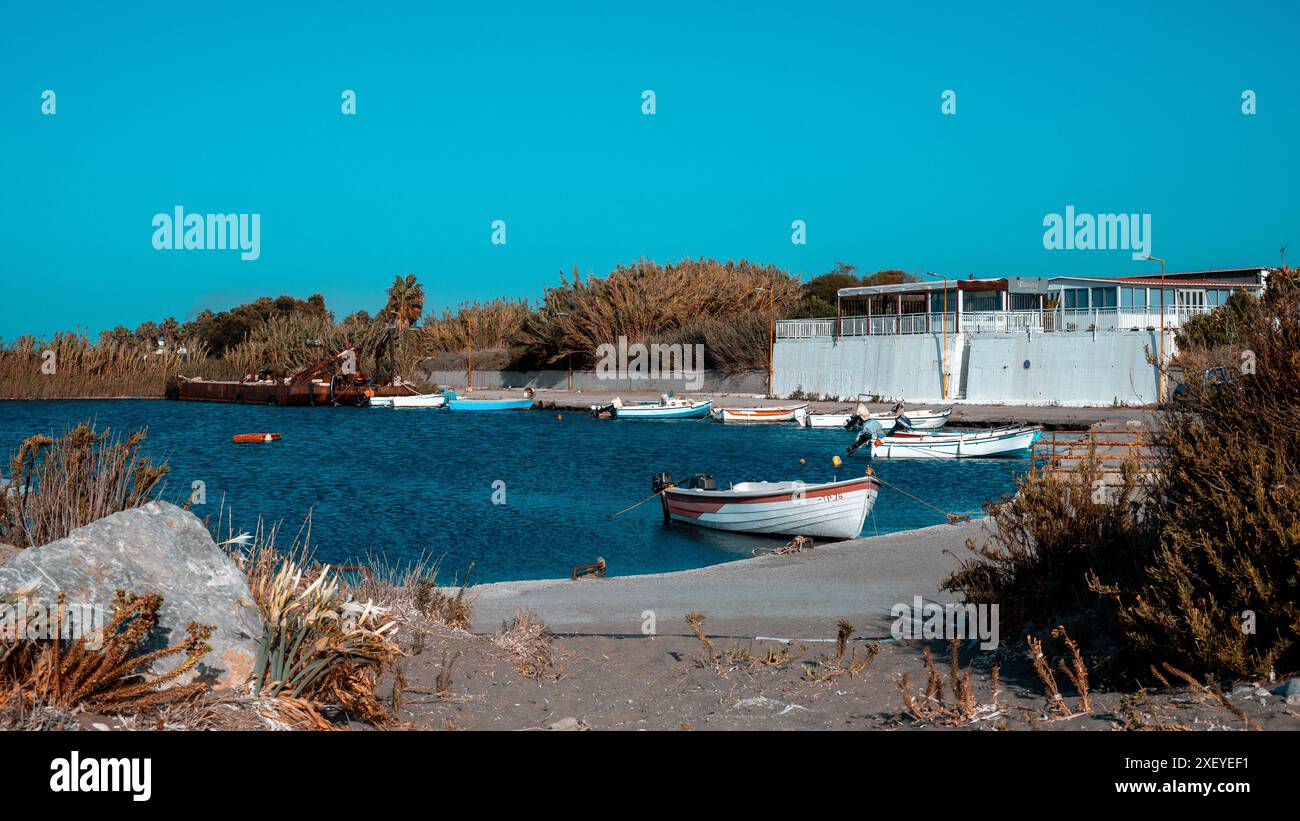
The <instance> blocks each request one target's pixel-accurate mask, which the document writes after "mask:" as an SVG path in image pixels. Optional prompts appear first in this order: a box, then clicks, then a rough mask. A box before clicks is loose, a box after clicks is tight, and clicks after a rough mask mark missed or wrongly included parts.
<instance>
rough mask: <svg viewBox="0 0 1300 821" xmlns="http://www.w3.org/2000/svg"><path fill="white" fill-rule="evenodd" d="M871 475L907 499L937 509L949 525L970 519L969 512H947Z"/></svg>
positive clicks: (873, 474)
mask: <svg viewBox="0 0 1300 821" xmlns="http://www.w3.org/2000/svg"><path fill="white" fill-rule="evenodd" d="M871 475H872V477H873V478H875V480H876V481H877V482H879V483H880V484H882V485H887V486H888V487H890V488H892V489H893V490H895V491H897V492H898V493H901V494H903V495H904V496H906V497H907V498H909V499H913V500H915V501H917V502H920V503H921V504H923V505H925V506H926V507H929V508H933V509H935V510H937V511H939V512H940V513H942V514H943V515H944V516H947V517H948V524H950V525H955V524H957V523H958V522H965V521H968V520H969V519H970V514H969V513H949V512H948V511H946V510H944V509H943V508H941V507H939V506H938V505H933V504H930V503H929V502H927V501H926V500H924V499H922V498H921V497H919V496H913V495H912V494H910V493H908V492H907V491H906V490H903V489H902V488H900V487H899V486H898V485H895V484H893V483H892V482H886V481H885V480H884V479H882V478H880V476H878V475H876V474H875V473H874V472H873V473H872V474H871Z"/></svg>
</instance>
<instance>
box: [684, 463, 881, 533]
mask: <svg viewBox="0 0 1300 821" xmlns="http://www.w3.org/2000/svg"><path fill="white" fill-rule="evenodd" d="M790 484H791V483H779V484H776V485H772V486H771V489H758V490H754V491H745V492H738V491H734V490H694V489H690V488H669V489H667V490H665V491H663V493H662V494H661V496H660V499H661V500H662V502H663V507H664V513H665V516H666V517H667V518H668V519H669V520H671V521H674V522H681V523H683V524H689V525H695V526H697V527H707V528H711V529H713V530H726V531H730V532H733V533H755V534H765V535H771V536H812V537H817V538H822V539H854V538H857V536H858V535H859V534H860V533H861V532H862V524H863V522H865V521H866V518H867V514H868V513H870V512H871V508H872V506H873V505H875V503H876V497H877V495H878V494H879V492H880V483H879V482H877V481H876V480H875V479H873V478H871V477H869V476H864V477H861V478H858V479H849V480H845V481H842V482H830V483H827V484H824V485H807V486H803V487H802V488H799V489H790V488H789V487H788V485H790Z"/></svg>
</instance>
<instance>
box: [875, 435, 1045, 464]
mask: <svg viewBox="0 0 1300 821" xmlns="http://www.w3.org/2000/svg"><path fill="white" fill-rule="evenodd" d="M1042 432H1043V430H1042V428H1036V427H1025V428H1012V429H1007V430H1002V431H991V432H989V433H974V434H965V433H950V434H929V435H912V436H908V435H905V434H904V435H894V436H886V437H883V438H881V439H877V440H875V441H873V442H872V444H871V450H870V452H871V456H872V458H877V459H963V458H972V457H989V456H1012V455H1015V454H1018V453H1022V452H1024V451H1027V450H1029V449H1030V448H1032V447H1033V446H1034V442H1037V441H1038V437H1039V436H1041V435H1042Z"/></svg>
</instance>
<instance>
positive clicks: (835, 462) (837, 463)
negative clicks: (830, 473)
mask: <svg viewBox="0 0 1300 821" xmlns="http://www.w3.org/2000/svg"><path fill="white" fill-rule="evenodd" d="M831 464H832V465H834V466H835V467H839V466H840V465H842V464H844V460H843V459H841V458H840V457H839V454H836V455H834V456H832V457H831Z"/></svg>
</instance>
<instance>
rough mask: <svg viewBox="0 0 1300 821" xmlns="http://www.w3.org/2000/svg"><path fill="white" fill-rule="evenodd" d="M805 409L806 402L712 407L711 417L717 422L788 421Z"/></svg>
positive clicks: (806, 406)
mask: <svg viewBox="0 0 1300 821" xmlns="http://www.w3.org/2000/svg"><path fill="white" fill-rule="evenodd" d="M807 409H808V403H807V402H805V403H804V404H802V405H773V406H771V407H766V408H762V407H759V408H714V410H713V418H714V419H716V420H718V421H719V422H789V421H791V420H793V419H794V415H795V414H796V413H798V412H799V411H801V410H807Z"/></svg>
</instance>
